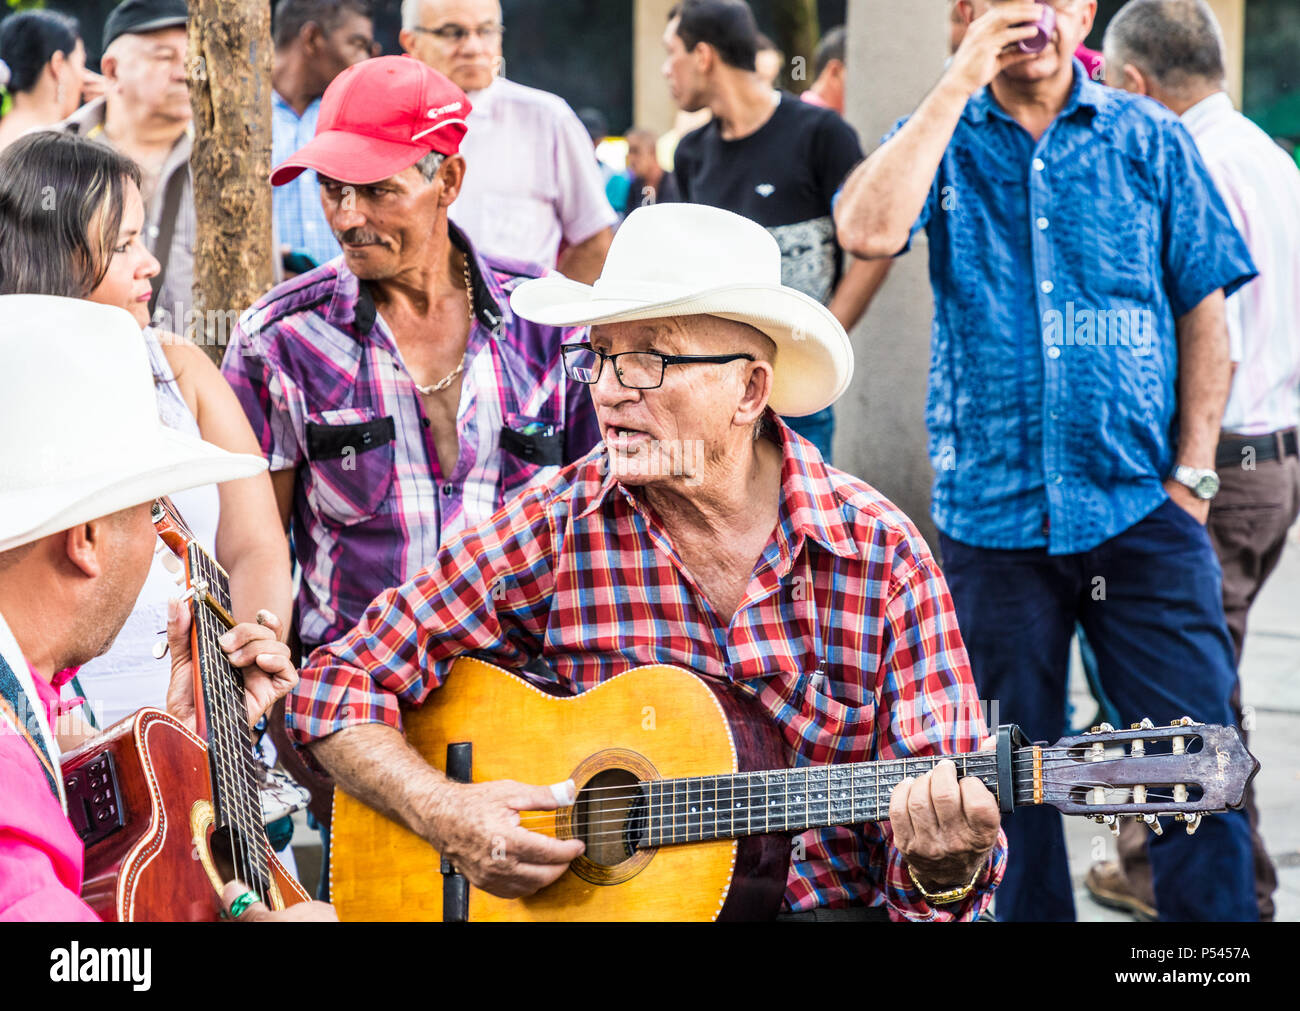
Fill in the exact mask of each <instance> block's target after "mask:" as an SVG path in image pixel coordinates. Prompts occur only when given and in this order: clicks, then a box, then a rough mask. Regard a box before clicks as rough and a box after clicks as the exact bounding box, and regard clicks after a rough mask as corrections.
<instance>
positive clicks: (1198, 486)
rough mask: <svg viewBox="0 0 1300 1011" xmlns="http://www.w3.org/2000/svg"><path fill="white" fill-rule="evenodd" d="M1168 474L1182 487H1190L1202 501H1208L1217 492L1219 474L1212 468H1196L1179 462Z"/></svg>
mask: <svg viewBox="0 0 1300 1011" xmlns="http://www.w3.org/2000/svg"><path fill="white" fill-rule="evenodd" d="M1169 476H1170V477H1171V478H1173V479H1174V480H1175V481H1177V482H1178V483H1179V484H1181V485H1182V486H1183V487H1184V488H1190V489H1191V490H1192V494H1193V495H1195V496H1196V497H1197V498H1198V499H1200V500H1201V501H1202V502H1208V501H1210V499H1212V498H1214V496H1215V495H1217V494H1219V475H1218V474H1216V473H1215V472H1214V471H1212V470H1197V469H1196V468H1195V467H1186V466H1183V465H1182V464H1179V465H1178V466H1177V467H1175V468H1174V472H1173V473H1172V474H1170V475H1169Z"/></svg>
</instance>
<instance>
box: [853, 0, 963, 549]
mask: <svg viewBox="0 0 1300 1011" xmlns="http://www.w3.org/2000/svg"><path fill="white" fill-rule="evenodd" d="M904 9H905V13H904ZM947 18H948V4H947V2H946V0H908V3H907V4H906V5H901V4H899V3H898V0H848V48H847V61H848V70H849V85H848V97H847V108H846V110H845V112H846V116H847V118H848V120H849V122H850V123H852V124H853V126H854V127H855V128H856V129H857V131H858V133H859V134H860V135H861V137H862V146H863V149H864V150H865V151H866V152H867V153H868V154H869V153H871V152H872V151H874V150H875V149H876V148H877V147H878V146H879V142H880V138H881V137H882V136H883V135H884V134H885V133H886V132H887V131H888V130H889V128H890V127H891V126H893V124H894V122H895V120H897V119H898V117H899V116H903V115H906V114H908V113H910V112H912V111H913V110H914V109H915V108H916V107H917V105H919V104H920V102H921V99H922V98H924V97H925V95H926V93H927V92H928V91H929V90H930V89H931V88H932V87H933V86H934V84H935V82H936V81H937V80H938V79H939V74H940V73H941V72H942V70H943V64H944V61H945V60H946V59H947V57H948V48H947V39H948V32H947ZM933 312H934V302H933V299H932V297H931V294H930V272H929V243H928V242H927V240H926V237H925V234H924V233H922V234H920V235H918V236H917V238H916V240H915V241H914V242H913V243H912V250H911V252H910V253H908V254H907V255H906V256H903V257H900V258H899V259H898V260H897V261H896V262H895V264H894V268H893V271H892V272H891V274H890V276H889V279H888V281H887V282H886V283H885V286H884V288H883V290H882V291H881V292H880V294H879V296H877V298H876V301H875V303H874V304H873V305H872V307H871V310H870V311H869V312H868V313H867V315H866V318H865V319H863V321H862V322H861V323H860V324H859V325H858V326H857V327H856V328H855V329H854V331H853V333H852V334H851V335H850V336H851V338H852V340H853V349H854V352H855V354H856V357H857V371H856V372H855V374H854V377H853V385H852V386H851V387H850V388H849V392H848V393H847V394H846V395H845V396H844V398H843V399H842V400H840V402H839V404H838V405H837V407H836V411H837V419H838V420H837V426H836V428H837V433H836V440H835V463H836V465H837V466H838V467H839V468H840V469H841V470H845V471H848V472H849V473H850V474H855V475H857V476H858V477H861V478H863V479H864V480H865V481H867V482H868V483H869V484H871V485H873V486H874V487H876V488H877V489H879V490H880V491H881V492H882V493H883V494H885V495H886V496H888V497H889V498H890V499H892V500H893V502H894V503H895V504H896V505H897V506H898V507H899V508H900V509H902V510H903V512H905V513H907V515H908V516H909V517H911V519H912V521H913V522H914V523H916V525H917V526H918V527H919V528H920V530H921V533H922V534H923V535H924V536H925V538H926V540H927V541H929V542H930V545H931V546H932V547H934V546H936V545H937V538H936V537H935V528H934V525H933V523H932V522H931V521H930V491H931V486H932V483H933V480H934V472H933V470H932V469H931V467H930V460H929V456H928V454H927V451H926V430H925V393H926V387H927V379H928V372H929V362H930V323H931V319H932V317H933Z"/></svg>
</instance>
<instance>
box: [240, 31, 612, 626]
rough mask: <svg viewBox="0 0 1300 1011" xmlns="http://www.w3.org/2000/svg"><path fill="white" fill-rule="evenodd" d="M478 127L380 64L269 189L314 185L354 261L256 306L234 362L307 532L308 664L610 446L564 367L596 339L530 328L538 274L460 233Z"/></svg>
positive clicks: (353, 75) (398, 63) (280, 482)
mask: <svg viewBox="0 0 1300 1011" xmlns="http://www.w3.org/2000/svg"><path fill="white" fill-rule="evenodd" d="M469 111H470V103H469V100H468V99H467V98H466V96H465V94H464V92H462V91H461V90H460V89H459V88H458V87H456V86H455V85H454V84H452V83H451V81H449V80H448V79H447V78H446V77H444V76H442V75H441V74H439V73H438V72H437V71H435V70H432V69H430V68H429V67H427V66H425V65H424V64H423V63H421V62H420V61H418V60H415V59H412V58H410V57H406V56H385V57H380V58H378V59H373V60H367V61H365V62H363V63H359V64H357V65H355V66H353V67H351V68H349V69H347V70H345V71H344V72H343V73H342V74H340V75H339V76H338V77H337V78H335V80H334V81H333V83H332V84H331V85H330V86H329V88H328V89H327V90H326V92H325V95H324V97H323V98H322V100H321V109H320V116H319V120H318V122H317V132H316V136H315V138H314V139H313V140H312V141H311V142H310V143H308V144H307V145H306V146H305V147H304V148H303V149H302V150H300V151H299V152H297V153H296V154H295V155H294V156H293V157H291V158H289V159H288V160H287V161H286V162H285V163H284V164H282V165H280V166H278V167H277V168H276V170H275V173H274V175H273V176H272V182H273V183H275V184H276V185H280V184H283V183H286V182H288V181H290V180H291V179H293V178H295V177H296V176H297V175H298V174H299V173H301V172H303V171H308V170H310V171H314V172H315V173H316V174H317V176H318V177H319V180H320V186H321V200H322V206H323V210H324V212H325V217H326V219H327V220H328V221H329V223H330V227H331V228H332V230H333V232H334V234H335V236H336V237H337V238H338V240H339V243H340V245H341V246H342V248H343V256H342V257H339V258H336V259H334V260H332V261H330V262H329V263H325V264H322V265H321V266H319V267H317V268H316V269H315V270H312V271H310V272H308V273H306V274H302V275H300V276H299V277H296V278H294V279H293V280H291V281H288V282H286V283H285V284H283V285H280V286H279V287H278V288H276V289H274V290H273V291H271V292H270V294H268V295H267V296H265V297H264V298H263V299H262V300H261V301H260V302H258V304H257V305H255V306H254V307H253V308H252V309H251V310H249V312H248V313H246V314H245V315H244V318H243V320H242V321H241V323H240V328H239V329H238V331H237V332H236V339H235V341H234V342H233V343H232V344H231V346H230V348H229V349H228V351H227V354H226V360H225V363H224V365H223V371H224V373H225V376H226V378H227V379H228V380H229V381H230V383H231V385H232V386H233V387H234V389H235V392H236V393H237V394H238V396H239V399H240V402H241V404H242V406H243V408H244V411H245V413H246V414H247V415H248V418H249V421H250V422H251V423H252V425H253V430H254V431H255V432H256V433H257V434H258V436H259V439H260V441H261V444H262V450H263V453H264V454H265V455H266V457H267V458H268V460H269V462H270V466H271V471H272V477H273V479H274V482H275V487H276V496H277V498H278V500H279V504H280V508H281V512H282V515H283V516H284V518H285V523H286V525H288V526H291V528H292V529H293V531H294V534H295V536H294V538H293V541H294V545H295V551H296V552H297V558H298V561H299V563H300V564H301V566H302V581H301V589H300V592H299V596H298V619H299V632H300V635H301V638H302V641H303V644H304V648H305V649H306V650H310V649H312V648H314V647H316V646H319V645H321V644H323V643H326V642H331V641H333V640H334V639H336V638H339V637H341V636H342V635H343V634H344V633H345V632H347V631H348V630H350V629H351V628H352V627H353V626H354V625H356V624H357V622H359V621H360V619H361V617H362V616H363V614H364V613H365V610H366V607H367V606H368V605H369V604H370V602H371V600H373V599H374V598H375V597H376V596H377V595H378V594H379V593H381V592H382V591H384V590H386V589H388V588H389V587H391V586H397V585H400V584H402V583H404V582H405V581H406V580H407V579H408V577H409V576H411V575H413V574H414V573H415V572H416V571H417V570H418V569H419V568H420V566H422V565H423V564H425V563H426V562H427V561H428V559H430V558H432V557H433V556H434V554H435V553H436V552H437V550H438V548H439V547H440V545H441V544H443V543H445V542H446V541H447V540H449V539H450V538H451V537H453V536H455V535H456V534H458V533H460V532H461V531H462V530H464V529H466V528H467V527H472V526H476V525H478V524H479V523H481V522H483V521H485V520H487V519H488V518H489V517H491V516H492V515H493V514H494V513H495V512H496V511H497V510H498V509H499V508H500V507H501V506H502V505H504V504H505V503H506V501H508V500H509V499H511V498H513V497H514V496H515V495H516V494H517V493H519V492H521V491H523V490H524V489H525V488H527V487H529V486H531V485H533V484H535V483H538V482H541V481H546V480H548V479H549V478H550V477H551V476H553V475H554V474H555V473H556V472H557V471H558V470H559V468H560V467H561V466H564V465H567V464H569V463H571V462H573V461H575V460H578V459H580V458H582V457H583V456H584V455H586V454H587V453H588V452H589V451H590V450H591V449H592V447H594V446H595V445H596V444H597V443H598V442H599V441H600V431H599V426H598V425H597V422H596V417H595V412H594V410H593V407H592V403H591V398H590V396H589V395H588V393H587V390H586V389H585V388H584V387H583V386H581V385H580V384H576V383H570V382H569V381H568V379H567V377H566V376H565V373H564V368H563V364H562V361H561V355H560V347H561V345H562V344H563V343H565V342H566V340H567V341H577V340H584V339H585V328H561V327H554V326H543V325H540V324H536V323H532V322H528V321H526V320H522V319H519V318H518V317H516V316H515V315H514V314H513V313H512V312H511V310H510V295H511V293H512V292H513V291H514V289H515V288H516V287H518V286H519V285H520V284H522V283H523V282H524V281H526V280H529V279H530V278H533V277H536V276H537V275H538V273H540V271H539V270H538V269H537V268H534V267H530V266H528V265H526V264H523V263H512V262H509V261H504V260H499V259H496V258H493V257H484V256H481V255H479V254H477V253H476V252H475V249H474V246H473V244H472V243H471V242H470V239H469V237H467V236H466V235H465V234H464V233H463V232H462V231H461V230H460V229H458V228H457V227H456V226H455V225H453V224H451V223H450V222H449V221H448V217H447V211H448V208H449V207H450V206H451V204H452V202H453V201H454V200H455V199H456V196H457V194H458V193H459V192H460V189H461V184H462V181H463V180H464V178H465V174H466V164H465V159H464V158H463V157H462V156H461V155H460V154H459V150H460V144H461V140H462V139H463V138H464V136H465V132H466V126H465V118H466V116H467V115H468V114H469Z"/></svg>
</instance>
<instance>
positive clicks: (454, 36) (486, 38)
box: [411, 25, 506, 46]
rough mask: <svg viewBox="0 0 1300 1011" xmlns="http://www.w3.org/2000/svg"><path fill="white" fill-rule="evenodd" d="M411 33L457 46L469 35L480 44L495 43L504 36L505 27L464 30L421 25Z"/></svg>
mask: <svg viewBox="0 0 1300 1011" xmlns="http://www.w3.org/2000/svg"><path fill="white" fill-rule="evenodd" d="M411 31H414V32H423V33H424V34H425V35H436V36H437V37H438V39H439V40H440V41H442V42H446V43H447V44H448V45H452V46H459V45H461V44H462V43H463V42H464V41H465V40H466V39H468V38H469V37H470V36H471V35H477V36H478V39H479V41H480V42H495V41H496V40H497V39H499V38H501V36H503V35H505V33H506V26H505V25H479V26H478V27H477V28H465V27H463V26H461V25H443V26H442V27H441V28H425V27H424V26H423V25H416V26H415V27H414V28H412V29H411Z"/></svg>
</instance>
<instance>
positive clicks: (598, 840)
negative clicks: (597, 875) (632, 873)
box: [573, 769, 645, 867]
mask: <svg viewBox="0 0 1300 1011" xmlns="http://www.w3.org/2000/svg"><path fill="white" fill-rule="evenodd" d="M644 817H645V808H644V796H643V794H642V791H641V788H640V786H639V785H638V780H637V777H636V776H635V775H634V774H633V773H631V772H628V771H627V770H626V769H606V770H605V771H604V772H600V773H597V774H596V775H595V776H593V777H592V778H591V779H590V780H588V781H587V783H586V785H584V786H583V788H582V789H581V790H580V791H579V792H578V802H577V803H576V804H575V805H574V811H573V834H574V836H575V837H577V838H578V839H581V840H582V841H583V842H585V843H586V844H587V852H586V854H585V856H586V858H587V859H588V860H589V861H591V862H592V863H593V864H596V865H597V866H598V867H615V866H617V865H618V864H621V863H623V862H624V861H625V860H627V859H628V858H629V857H631V856H633V855H634V854H635V853H636V850H637V840H638V839H640V838H641V835H642V831H643V822H644Z"/></svg>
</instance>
